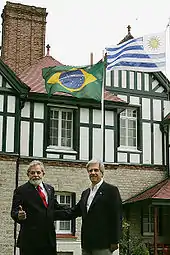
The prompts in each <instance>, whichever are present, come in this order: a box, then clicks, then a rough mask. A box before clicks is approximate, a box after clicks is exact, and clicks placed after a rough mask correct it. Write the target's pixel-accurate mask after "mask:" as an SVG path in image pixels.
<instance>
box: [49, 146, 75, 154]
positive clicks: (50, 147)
mask: <svg viewBox="0 0 170 255" xmlns="http://www.w3.org/2000/svg"><path fill="white" fill-rule="evenodd" d="M46 152H62V153H68V152H69V153H71V154H77V151H74V150H72V149H70V148H68V149H66V148H64V149H63V148H59V147H57V146H53V145H49V146H48V147H47V149H46Z"/></svg>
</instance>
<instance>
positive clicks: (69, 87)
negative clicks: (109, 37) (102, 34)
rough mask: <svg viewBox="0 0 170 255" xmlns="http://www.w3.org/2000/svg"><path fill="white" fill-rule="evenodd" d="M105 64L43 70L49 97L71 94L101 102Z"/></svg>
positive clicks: (56, 67) (55, 67)
mask: <svg viewBox="0 0 170 255" xmlns="http://www.w3.org/2000/svg"><path fill="white" fill-rule="evenodd" d="M103 72H104V62H103V61H99V62H98V63H97V64H95V65H92V66H90V65H89V66H84V67H80V66H79V67H75V66H54V67H48V68H43V69H42V75H43V78H44V80H45V87H46V90H47V93H48V95H49V96H50V95H53V94H54V93H55V92H64V93H69V94H71V95H73V96H74V97H77V98H89V99H95V100H97V101H101V95H102V83H103Z"/></svg>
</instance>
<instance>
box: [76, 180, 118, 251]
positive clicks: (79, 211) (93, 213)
mask: <svg viewBox="0 0 170 255" xmlns="http://www.w3.org/2000/svg"><path fill="white" fill-rule="evenodd" d="M89 193H90V189H86V190H85V191H83V193H82V195H81V199H80V201H79V202H78V204H77V205H76V206H75V207H74V208H73V209H72V216H73V217H78V216H81V217H82V230H81V243H82V248H84V249H86V250H93V249H107V248H110V245H111V244H117V243H118V242H119V238H120V234H121V220H122V202H121V198H120V194H119V191H118V188H117V187H115V186H113V185H111V184H108V183H106V182H103V183H102V185H101V186H100V187H99V189H98V190H97V193H96V195H95V197H94V199H93V201H92V203H91V205H90V208H89V210H88V212H87V209H86V204H87V199H88V196H89Z"/></svg>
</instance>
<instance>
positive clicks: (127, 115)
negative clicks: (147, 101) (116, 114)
mask: <svg viewBox="0 0 170 255" xmlns="http://www.w3.org/2000/svg"><path fill="white" fill-rule="evenodd" d="M120 146H123V147H133V148H137V110H136V109H126V110H125V111H123V112H121V113H120Z"/></svg>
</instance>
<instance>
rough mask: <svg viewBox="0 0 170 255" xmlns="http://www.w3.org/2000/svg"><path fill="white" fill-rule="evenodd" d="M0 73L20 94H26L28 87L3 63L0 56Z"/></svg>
mask: <svg viewBox="0 0 170 255" xmlns="http://www.w3.org/2000/svg"><path fill="white" fill-rule="evenodd" d="M0 74H1V75H2V76H3V77H4V78H5V79H6V80H7V82H8V83H9V85H10V86H11V87H12V88H13V89H14V91H15V92H17V93H18V94H19V95H20V96H22V95H24V97H25V96H26V95H27V94H28V92H29V90H30V88H29V86H27V85H26V84H25V83H24V82H23V81H21V80H20V79H19V78H18V77H17V76H16V74H15V73H14V72H13V71H12V70H11V69H10V67H9V66H8V65H7V64H5V63H4V61H3V60H2V58H1V57H0Z"/></svg>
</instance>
